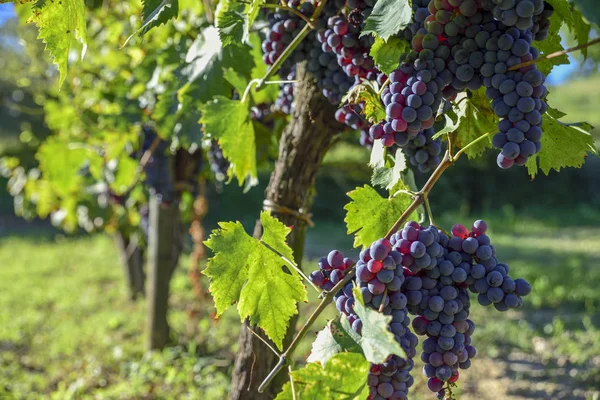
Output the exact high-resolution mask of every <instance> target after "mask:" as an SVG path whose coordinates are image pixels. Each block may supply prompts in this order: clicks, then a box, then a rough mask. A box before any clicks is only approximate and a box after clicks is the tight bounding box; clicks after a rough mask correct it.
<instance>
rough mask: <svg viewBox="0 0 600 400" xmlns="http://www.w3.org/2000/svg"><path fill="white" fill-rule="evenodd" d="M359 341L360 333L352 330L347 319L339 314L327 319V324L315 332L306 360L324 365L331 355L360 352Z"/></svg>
mask: <svg viewBox="0 0 600 400" xmlns="http://www.w3.org/2000/svg"><path fill="white" fill-rule="evenodd" d="M359 341H360V335H359V334H357V333H356V332H354V331H353V330H352V327H351V326H350V323H349V322H348V319H347V318H346V317H342V316H340V317H338V318H337V319H335V320H332V321H329V322H328V323H327V326H325V327H324V328H323V329H322V330H321V331H320V332H319V333H318V334H317V338H316V339H315V341H314V342H313V344H312V349H311V351H310V355H309V356H308V358H307V359H306V361H307V362H309V363H310V362H319V363H321V365H325V364H327V361H329V359H331V357H333V356H335V355H336V354H338V353H341V352H344V351H349V352H351V353H362V349H361V347H360V345H359V344H358V343H359Z"/></svg>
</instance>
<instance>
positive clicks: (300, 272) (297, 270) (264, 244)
mask: <svg viewBox="0 0 600 400" xmlns="http://www.w3.org/2000/svg"><path fill="white" fill-rule="evenodd" d="M260 243H261V244H262V245H263V246H265V247H266V248H267V249H269V250H271V251H272V252H273V253H275V254H277V255H278V256H279V258H281V259H282V260H283V261H285V263H286V264H287V265H289V266H290V267H292V268H293V269H294V270H296V272H298V273H299V274H300V275H301V276H302V277H303V278H304V279H305V280H306V281H307V282H308V283H310V285H311V286H312V287H313V288H314V289H315V290H316V291H317V292H318V293H321V289H319V287H318V286H317V285H315V284H314V283H313V282H312V281H311V280H310V279H309V278H308V277H307V276H306V275H305V274H304V272H303V271H302V269H301V268H300V267H298V266H297V265H296V263H294V262H293V261H292V260H290V259H289V258H287V257H286V256H284V255H283V254H281V253H280V252H279V251H277V250H276V249H274V248H273V247H271V246H270V245H269V244H268V243H265V242H264V241H262V240H261V241H260Z"/></svg>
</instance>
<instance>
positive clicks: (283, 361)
mask: <svg viewBox="0 0 600 400" xmlns="http://www.w3.org/2000/svg"><path fill="white" fill-rule="evenodd" d="M489 135H490V133H488V134H486V135H483V136H482V137H479V138H477V139H475V140H474V141H472V142H471V143H469V144H467V145H466V146H465V147H464V148H463V149H461V151H459V152H458V153H456V155H455V156H454V157H452V156H451V154H452V148H453V146H454V143H453V141H452V138H451V135H449V136H448V142H449V143H448V150H446V153H444V157H443V158H442V161H441V162H440V164H439V165H438V166H437V168H436V169H435V170H434V171H433V173H432V174H431V176H430V177H429V179H428V180H427V182H425V184H424V185H423V187H422V188H421V190H419V191H418V192H417V193H415V194H414V198H413V201H412V203H411V204H410V205H409V206H408V208H407V209H406V210H405V211H404V212H403V213H402V215H401V216H400V218H398V220H397V221H396V222H395V223H394V225H393V226H392V228H391V229H390V230H389V231H388V233H387V234H386V235H385V238H386V239H388V240H389V239H390V237H391V236H392V235H393V234H394V232H396V231H397V230H398V229H399V228H400V226H402V225H403V224H404V223H405V222H406V220H407V219H408V218H409V216H410V215H411V214H412V213H413V212H414V211H415V210H416V209H417V208H418V207H419V206H421V205H422V204H423V203H424V202H425V199H426V198H427V196H428V195H429V192H431V189H433V187H434V186H435V184H436V182H437V181H438V180H439V179H440V177H441V176H442V174H443V173H444V171H446V169H448V167H450V166H451V165H452V164H454V163H455V162H456V160H457V159H458V158H459V157H460V155H461V154H462V153H464V150H465V149H467V148H468V147H469V146H471V145H473V144H474V143H476V142H478V141H479V140H483V139H482V138H484V137H487V136H489ZM355 274H356V266H355V265H353V266H352V268H351V269H349V270H348V274H347V275H346V276H345V277H344V279H342V280H341V281H340V282H338V283H337V285H335V286H334V287H333V289H331V290H330V291H329V292H323V293H326V294H325V296H323V299H322V300H321V302H320V303H319V305H318V306H317V308H315V310H314V311H313V312H312V314H311V315H310V316H309V317H308V319H307V320H306V322H305V323H304V325H303V326H302V328H300V330H299V331H298V333H297V334H296V336H294V339H292V343H290V345H289V346H288V348H287V349H286V350H285V351H284V352H283V353H282V354H281V355H280V356H279V362H278V363H277V365H275V367H274V368H273V369H272V370H271V372H269V374H268V375H267V377H266V378H265V379H264V381H263V382H262V383H261V384H260V386H259V387H258V392H259V393H263V392H264V390H265V388H266V387H267V386H269V384H270V383H271V382H272V381H273V379H274V378H275V376H276V375H277V374H278V373H279V372H280V371H281V370H282V369H283V367H285V366H286V365H287V363H288V358H289V357H291V356H292V355H293V353H294V351H295V350H296V348H297V347H298V344H300V341H301V340H302V339H303V338H304V336H305V335H306V333H307V332H308V330H309V329H310V327H311V326H312V324H313V323H314V322H315V321H316V319H317V318H318V317H319V315H321V313H322V312H323V311H324V310H325V308H327V306H328V305H329V303H331V301H332V300H333V297H334V296H335V294H336V293H337V292H338V291H340V290H341V289H342V288H343V287H344V286H345V285H346V283H348V282H350V280H351V279H352V278H354V275H355ZM322 295H323V294H322Z"/></svg>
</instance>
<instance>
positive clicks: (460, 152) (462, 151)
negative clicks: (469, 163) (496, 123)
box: [452, 132, 495, 161]
mask: <svg viewBox="0 0 600 400" xmlns="http://www.w3.org/2000/svg"><path fill="white" fill-rule="evenodd" d="M493 134H495V132H488V133H486V134H485V135H482V136H479V137H478V138H477V139H475V140H473V141H472V142H470V143H469V144H467V145H466V146H465V147H463V148H462V149H460V150H459V151H458V152H457V153H456V154H455V155H454V156H453V157H452V160H453V161H455V160H456V159H457V158H458V157H460V156H461V155H462V154H463V153H464V152H465V151H466V150H467V149H468V148H469V147H471V146H473V145H474V144H475V143H479V142H480V141H482V140H483V139H485V138H488V137H490V136H491V135H493Z"/></svg>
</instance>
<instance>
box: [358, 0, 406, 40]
mask: <svg viewBox="0 0 600 400" xmlns="http://www.w3.org/2000/svg"><path fill="white" fill-rule="evenodd" d="M412 14H413V10H412V6H411V5H410V1H409V0H379V1H378V2H377V3H376V4H375V7H373V11H372V12H371V15H369V16H368V17H367V19H366V21H365V27H364V28H363V30H362V32H361V33H360V36H364V35H368V34H375V35H377V36H379V37H380V38H382V39H383V40H386V41H387V40H388V39H389V38H390V37H391V36H393V35H395V34H396V33H398V32H399V31H400V30H402V29H404V28H406V27H407V26H408V25H409V24H410V23H411V22H412Z"/></svg>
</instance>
